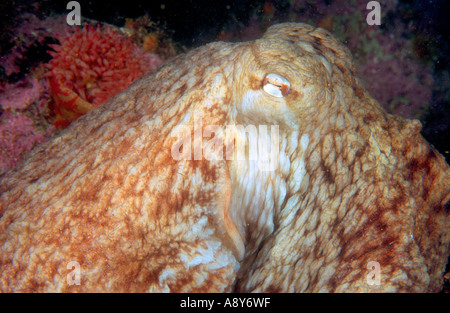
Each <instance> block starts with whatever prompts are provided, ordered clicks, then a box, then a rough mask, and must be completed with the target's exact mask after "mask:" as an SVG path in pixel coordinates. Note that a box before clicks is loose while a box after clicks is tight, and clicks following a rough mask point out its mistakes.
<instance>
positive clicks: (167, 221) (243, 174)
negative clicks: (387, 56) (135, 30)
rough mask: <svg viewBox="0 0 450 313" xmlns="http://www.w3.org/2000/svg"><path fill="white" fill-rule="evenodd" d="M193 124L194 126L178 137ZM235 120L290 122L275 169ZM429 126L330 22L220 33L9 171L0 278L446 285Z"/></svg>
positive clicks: (281, 129) (65, 282)
mask: <svg viewBox="0 0 450 313" xmlns="http://www.w3.org/2000/svg"><path fill="white" fill-rule="evenodd" d="M196 116H197V119H196ZM199 116H200V117H201V118H200V119H199V118H198V117H199ZM180 125H184V126H185V127H187V129H190V130H191V131H192V133H190V132H189V133H188V134H187V135H189V134H191V135H192V137H191V136H187V135H186V136H187V137H186V138H188V139H192V138H193V139H192V141H191V140H188V141H185V142H184V144H183V145H179V146H177V144H179V138H180V137H179V136H178V135H176V130H177V129H178V128H179V126H180ZM209 125H216V126H218V128H217V127H216V128H214V129H215V131H214V132H211V131H210V130H211V128H209V133H208V126H209ZM227 125H241V126H243V127H247V126H249V125H256V126H255V127H256V128H257V127H258V126H260V125H267V126H268V127H269V126H270V127H272V126H275V125H276V126H277V130H278V133H276V132H274V133H272V132H269V131H267V132H265V133H264V132H262V131H259V132H258V136H259V137H258V140H259V141H258V142H263V141H269V139H271V138H277V139H278V141H277V144H278V151H279V154H278V156H277V159H276V162H277V163H276V166H275V168H272V169H269V170H266V169H265V168H262V167H260V166H258V164H259V163H258V162H259V161H258V160H255V159H251V158H250V157H247V158H244V159H243V160H242V159H238V158H231V157H230V158H228V157H227V158H225V157H224V155H223V154H222V155H221V154H220V151H225V148H227V147H228V146H229V145H230V144H237V143H242V142H244V144H245V142H246V140H248V145H250V140H251V139H252V138H251V136H252V134H253V135H254V133H251V132H250V131H249V132H245V131H244V132H242V131H239V129H238V128H236V129H237V130H236V134H235V137H234V139H233V140H234V142H231V141H229V140H228V141H227V138H225V139H224V136H225V135H224V132H223V131H220V130H221V129H225V126H227ZM270 127H269V128H270ZM270 129H271V128H270ZM420 129H421V125H420V122H418V121H415V120H412V121H411V120H406V119H403V118H401V117H398V116H393V115H390V114H387V113H386V112H385V111H384V110H383V109H382V108H381V107H380V105H379V104H378V103H377V102H376V101H375V100H374V99H373V98H372V97H371V96H370V95H369V94H368V93H367V91H366V90H365V89H364V87H363V85H362V83H361V82H360V80H359V79H358V78H357V76H356V74H355V67H354V65H353V63H352V58H351V55H350V53H349V51H348V49H347V48H346V47H344V46H343V45H342V44H340V43H339V42H338V41H336V40H335V39H333V37H332V36H331V35H330V34H329V33H328V32H327V31H325V30H323V29H321V28H314V27H312V26H309V25H306V24H297V23H286V24H278V25H274V26H272V27H270V28H269V29H268V30H267V32H266V33H265V34H264V36H263V37H262V38H261V39H258V40H255V41H250V42H243V43H225V42H214V43H210V44H208V45H205V46H203V47H200V48H198V49H195V50H192V51H190V52H188V53H187V54H184V55H180V56H177V57H176V58H174V59H173V60H172V61H170V62H168V63H167V64H165V65H164V66H162V67H161V68H160V70H159V71H158V72H156V73H154V74H151V75H148V76H146V77H144V78H143V79H141V80H139V81H138V82H135V83H134V84H133V85H132V86H130V88H128V89H127V90H126V91H124V92H122V93H121V94H119V95H117V96H115V97H114V98H113V99H111V100H109V101H108V102H106V103H105V104H103V105H101V106H100V107H98V108H96V109H94V110H92V111H90V112H89V113H88V114H86V115H85V116H83V117H81V118H79V119H78V120H77V121H75V122H73V123H72V124H71V125H70V127H68V128H67V129H65V130H64V131H62V132H61V133H60V134H59V135H57V136H55V137H53V138H52V139H50V140H49V141H47V142H45V143H43V144H41V145H39V146H37V147H35V148H34V150H33V151H32V153H30V154H29V155H28V157H27V158H26V159H24V160H22V161H21V163H20V164H19V165H18V166H17V167H16V168H15V169H14V170H12V171H10V172H8V173H6V174H5V175H4V176H3V177H2V179H1V181H0V192H1V196H0V290H1V291H3V292H223V291H236V292H380V291H381V292H402V291H403V292H417V291H426V292H436V291H439V290H440V289H441V288H442V283H443V279H442V277H443V272H444V269H445V265H446V263H447V257H448V254H449V242H450V231H449V207H450V205H449V203H450V169H449V166H448V165H447V164H446V162H445V160H444V158H443V157H442V156H441V155H440V154H439V153H438V152H437V151H436V150H435V149H434V148H433V147H432V146H430V145H429V144H428V143H427V142H426V141H425V139H424V138H423V137H422V136H421V135H420ZM199 130H200V132H201V133H200V137H199V136H197V137H195V134H197V135H198V134H199V133H196V132H198V131H199ZM258 130H259V129H258ZM205 134H206V135H205ZM208 134H209V136H208ZM246 136H247V137H248V138H246ZM277 136H278V137H277ZM269 137H270V138H269ZM195 138H200V140H198V139H197V140H196V139H195ZM213 139H222V143H223V146H222V147H221V146H220V145H219V144H217V146H214V149H210V150H208V151H209V154H208V156H209V157H208V158H206V157H205V156H204V155H202V157H201V158H196V157H191V156H193V155H194V152H195V151H197V152H198V151H205V149H206V148H205V147H206V146H207V145H208V143H211V140H213ZM253 139H254V138H253ZM192 142H194V143H193V145H192V146H191V147H189V144H190V143H192ZM214 142H219V143H220V141H214ZM174 146H175V147H177V149H178V150H173V149H174ZM210 147H211V146H210ZM217 147H219V148H220V147H221V148H223V149H222V150H220V149H215V148H217ZM271 147H275V146H273V145H272V144H271ZM184 149H186V150H184ZM198 149H200V150H198ZM202 149H203V150H202ZM246 149H247V148H246ZM247 150H248V151H246V152H248V153H249V154H250V146H249V147H248V149H247ZM174 151H176V152H179V153H182V154H183V155H184V156H187V157H185V158H176V157H174ZM231 151H233V150H231ZM227 156H228V155H227ZM257 163H258V164H257ZM74 271H76V272H74ZM77 279H78V280H77ZM377 279H378V280H377Z"/></svg>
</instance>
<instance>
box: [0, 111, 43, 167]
mask: <svg viewBox="0 0 450 313" xmlns="http://www.w3.org/2000/svg"><path fill="white" fill-rule="evenodd" d="M44 140H45V137H44V136H43V135H41V134H39V133H38V132H36V130H35V129H34V127H33V121H32V120H31V119H29V118H28V117H26V116H25V115H24V114H13V113H11V112H3V113H2V115H1V116H0V175H1V174H3V173H4V172H6V171H7V170H9V169H10V168H12V167H13V166H14V165H15V164H16V163H17V162H18V161H19V160H20V157H21V156H22V155H23V154H25V153H26V152H28V151H30V150H31V149H32V148H33V146H34V145H36V144H37V143H40V142H43V141H44Z"/></svg>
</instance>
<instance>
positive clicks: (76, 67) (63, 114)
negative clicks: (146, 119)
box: [47, 25, 162, 126]
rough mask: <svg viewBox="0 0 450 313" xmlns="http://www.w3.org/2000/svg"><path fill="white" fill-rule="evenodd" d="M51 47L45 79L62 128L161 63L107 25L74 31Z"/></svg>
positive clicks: (154, 56)
mask: <svg viewBox="0 0 450 313" xmlns="http://www.w3.org/2000/svg"><path fill="white" fill-rule="evenodd" d="M51 47H52V49H54V51H51V52H50V54H51V55H52V56H53V59H52V60H51V61H50V62H49V64H48V65H47V67H48V69H49V70H50V71H49V73H48V74H47V77H48V78H49V79H50V86H51V89H52V95H53V99H54V102H55V113H56V115H57V119H56V122H55V126H65V124H68V123H70V121H72V120H73V119H75V118H77V117H78V116H80V115H82V114H84V113H86V110H89V109H90V108H91V107H96V106H98V105H100V104H102V103H104V102H105V101H106V100H108V99H109V98H111V97H112V96H114V95H116V94H117V93H119V92H121V91H123V90H125V89H126V88H127V87H128V86H129V85H130V84H131V83H132V82H133V81H135V80H136V79H138V78H140V77H141V76H143V75H144V74H145V73H146V72H149V71H153V70H155V69H156V68H157V67H158V66H159V65H160V64H161V63H162V60H161V59H160V58H159V57H158V56H157V55H155V54H153V53H148V52H145V51H144V50H143V49H142V48H140V47H139V46H137V45H136V44H134V43H133V42H132V41H131V40H130V39H129V38H128V37H126V36H125V35H123V34H121V33H120V32H119V31H117V30H115V29H113V28H112V27H109V26H107V25H104V26H103V27H100V25H98V27H97V28H94V27H92V26H91V25H89V26H85V27H83V28H82V29H81V30H80V29H77V31H76V32H75V33H74V34H73V35H70V36H66V37H64V38H61V39H60V44H59V45H52V46H51ZM57 124H58V125H57Z"/></svg>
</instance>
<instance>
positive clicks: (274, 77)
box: [263, 73, 291, 98]
mask: <svg viewBox="0 0 450 313" xmlns="http://www.w3.org/2000/svg"><path fill="white" fill-rule="evenodd" d="M289 88H291V84H290V83H289V81H288V80H287V79H286V78H284V77H282V76H280V75H278V74H274V73H270V74H267V75H266V77H264V81H263V89H264V91H265V92H267V93H268V94H269V95H272V96H274V97H277V98H283V97H286V96H287V94H288V92H289Z"/></svg>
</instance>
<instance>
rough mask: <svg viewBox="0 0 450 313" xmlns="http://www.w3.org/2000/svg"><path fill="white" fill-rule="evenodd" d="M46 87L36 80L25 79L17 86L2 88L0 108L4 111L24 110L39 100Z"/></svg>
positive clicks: (11, 85)
mask: <svg viewBox="0 0 450 313" xmlns="http://www.w3.org/2000/svg"><path fill="white" fill-rule="evenodd" d="M45 89H46V88H45V86H44V85H43V83H41V82H39V81H38V80H37V79H36V78H31V79H29V78H25V79H22V80H21V81H19V82H17V83H15V84H5V85H3V86H0V92H1V94H0V106H1V107H2V109H3V110H22V109H25V108H26V107H28V106H29V105H30V104H32V103H33V102H34V101H36V100H39V98H40V97H41V95H42V93H43V92H45Z"/></svg>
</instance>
